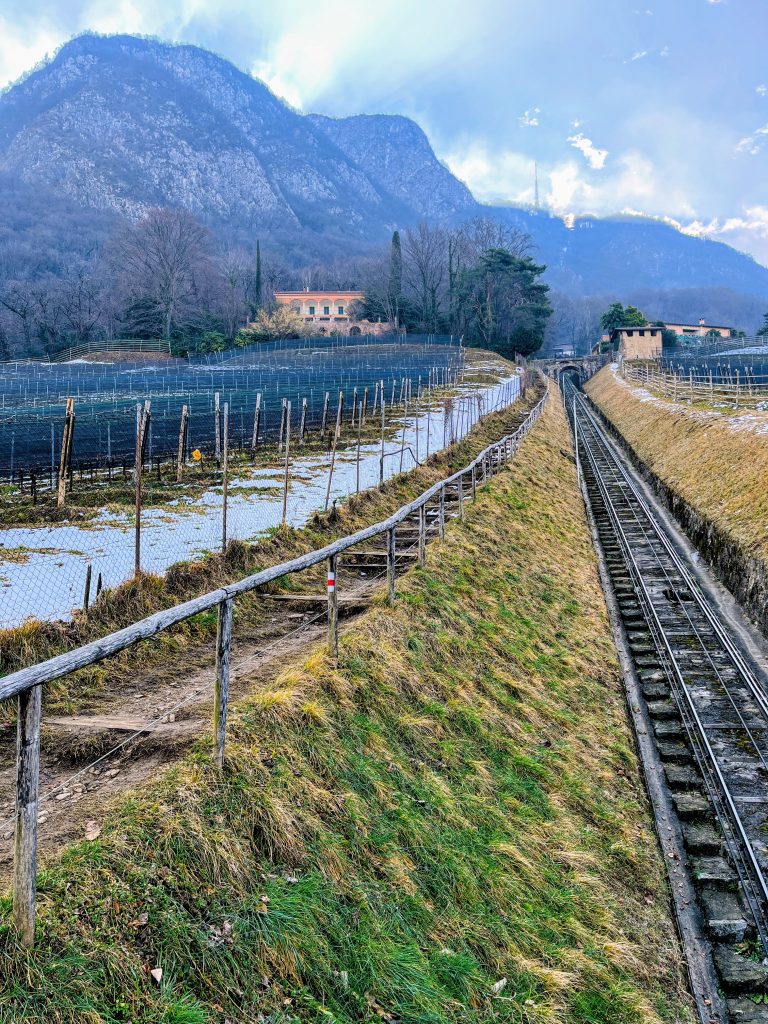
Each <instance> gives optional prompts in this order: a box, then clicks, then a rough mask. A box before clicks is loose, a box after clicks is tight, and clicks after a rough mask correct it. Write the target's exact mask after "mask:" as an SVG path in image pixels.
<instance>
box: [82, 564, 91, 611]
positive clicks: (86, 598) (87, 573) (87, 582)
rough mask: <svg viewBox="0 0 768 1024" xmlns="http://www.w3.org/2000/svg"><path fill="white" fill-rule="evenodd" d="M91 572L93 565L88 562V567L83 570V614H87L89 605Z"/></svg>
mask: <svg viewBox="0 0 768 1024" xmlns="http://www.w3.org/2000/svg"><path fill="white" fill-rule="evenodd" d="M92 574H93V566H92V565H91V563H90V562H89V563H88V568H87V569H86V570H85V593H84V594H83V612H84V614H85V615H87V614H88V609H89V607H90V605H91V576H92Z"/></svg>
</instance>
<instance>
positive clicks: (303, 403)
mask: <svg viewBox="0 0 768 1024" xmlns="http://www.w3.org/2000/svg"><path fill="white" fill-rule="evenodd" d="M306 432H307V400H306V398H302V400H301V423H300V424H299V444H300V445H303V444H304V435H305V434H306Z"/></svg>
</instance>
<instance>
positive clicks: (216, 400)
mask: <svg viewBox="0 0 768 1024" xmlns="http://www.w3.org/2000/svg"><path fill="white" fill-rule="evenodd" d="M213 432H214V434H215V437H214V439H213V443H214V451H215V454H216V465H217V466H218V465H220V464H221V395H220V393H219V392H218V391H217V392H216V393H215V394H214V396H213Z"/></svg>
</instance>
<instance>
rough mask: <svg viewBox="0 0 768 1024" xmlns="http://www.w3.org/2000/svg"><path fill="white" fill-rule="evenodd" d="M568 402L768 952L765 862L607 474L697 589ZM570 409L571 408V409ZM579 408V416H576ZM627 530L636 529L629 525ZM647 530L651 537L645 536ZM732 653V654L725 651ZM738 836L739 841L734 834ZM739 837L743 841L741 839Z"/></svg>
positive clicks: (594, 425) (586, 420) (697, 596)
mask: <svg viewBox="0 0 768 1024" xmlns="http://www.w3.org/2000/svg"><path fill="white" fill-rule="evenodd" d="M566 391H567V393H568V397H571V395H570V392H573V398H574V408H573V415H574V422H575V423H576V422H577V420H578V418H579V415H580V414H581V419H582V422H581V426H580V430H579V436H580V442H581V445H582V447H583V448H584V451H585V453H586V455H587V459H588V463H589V465H590V468H591V470H592V474H593V477H594V480H595V483H596V485H597V488H598V491H599V493H600V496H601V499H602V502H603V505H604V507H605V510H606V513H607V515H608V518H609V521H610V524H611V527H612V529H613V532H614V535H615V536H616V539H617V540H618V541H619V545H620V548H621V549H622V551H623V557H624V562H625V564H626V566H627V569H628V571H629V574H630V578H632V580H633V583H634V586H635V593H636V594H637V597H638V599H639V603H640V605H641V607H642V608H643V611H644V616H645V619H646V622H647V623H648V628H649V632H650V633H651V637H652V639H653V642H654V646H655V647H656V650H657V653H658V654H659V660H660V662H661V664H662V667H663V668H664V669H665V674H666V675H667V677H668V678H669V680H670V683H673V684H674V685H673V686H672V692H673V694H674V695H675V703H676V704H677V705H678V707H679V710H680V713H681V718H682V720H683V724H684V726H685V728H686V731H687V732H688V735H689V738H690V740H691V745H692V747H693V749H694V753H695V755H696V760H697V762H698V763H699V766H700V768H701V770H702V776H703V778H704V779H705V782H706V786H707V790H708V792H709V795H710V797H711V799H712V803H713V807H714V809H715V812H716V814H717V816H718V818H719V819H720V821H721V825H723V826H724V828H723V832H724V837H725V839H726V843H727V846H728V848H729V851H730V852H731V854H732V857H733V861H734V865H735V867H736V870H737V873H738V875H739V877H740V879H741V881H742V884H743V889H744V895H745V897H746V899H747V901H748V903H749V905H750V909H751V910H752V913H753V916H754V920H755V925H756V928H757V930H758V933H759V934H760V938H761V942H762V943H763V946H764V948H765V949H766V950H767V951H768V920H767V919H766V909H765V908H766V905H767V904H768V881H767V880H766V877H765V873H764V872H763V870H762V868H761V866H760V863H759V861H758V859H757V857H756V854H755V851H754V848H753V845H752V840H751V839H750V837H749V835H748V833H747V830H746V828H745V826H744V822H743V819H742V816H741V814H740V813H739V810H738V807H737V804H736V800H735V798H734V797H733V794H732V792H731V789H730V787H729V785H728V783H727V780H726V778H725V776H724V774H723V771H722V769H721V766H720V764H719V761H718V758H717V755H716V753H715V751H714V749H713V747H712V744H711V742H710V739H709V736H708V735H707V727H706V725H705V723H704V722H703V721H702V719H701V717H700V715H699V713H698V709H697V708H696V705H695V703H694V701H693V699H692V696H691V694H690V692H689V690H688V687H687V685H686V683H685V677H684V675H683V670H682V669H681V666H680V663H679V659H678V657H677V655H676V653H675V650H674V648H673V646H672V644H671V642H670V637H669V635H668V630H667V628H666V627H665V626H664V624H663V623H662V622H661V620H660V618H659V616H658V613H657V610H656V606H655V603H654V600H653V598H652V595H651V593H650V591H649V589H648V586H647V584H646V577H647V572H648V570H647V569H643V567H641V566H640V565H639V563H638V561H637V559H636V557H635V554H634V550H633V545H632V543H631V541H630V538H629V537H628V536H627V533H626V529H625V524H624V523H623V522H622V520H621V515H620V513H619V510H618V508H617V504H616V496H614V495H612V494H611V492H610V490H609V484H608V483H607V482H606V476H607V475H608V474H610V476H611V483H612V484H613V485H614V487H618V488H619V490H620V494H621V499H622V500H623V502H624V505H625V506H626V514H628V515H629V517H630V519H631V520H634V523H635V525H636V526H637V527H638V528H639V530H640V531H641V533H642V536H643V537H644V539H645V541H646V546H647V551H648V552H649V553H650V555H651V556H652V558H655V560H656V562H657V563H658V565H659V568H660V569H661V571H662V574H663V576H665V577H666V579H667V581H668V582H669V583H670V584H671V585H673V586H675V587H677V586H678V584H677V583H676V582H675V581H673V580H672V578H671V577H670V576H669V572H668V569H667V566H665V565H664V562H663V560H662V558H661V557H660V556H659V552H658V549H657V543H654V542H658V541H661V542H662V549H663V551H664V554H666V555H668V556H670V560H671V562H672V564H673V566H674V568H675V570H676V571H678V572H679V575H680V578H681V580H682V581H683V582H686V583H687V582H690V583H694V581H693V580H692V578H691V577H690V574H689V573H688V572H687V571H686V569H685V567H684V565H683V564H682V562H681V560H680V559H679V557H678V556H677V553H676V552H675V551H674V550H673V549H672V548H671V545H670V544H669V543H668V541H667V538H666V537H665V536H664V534H663V533H662V531H660V529H659V527H658V526H657V524H656V523H655V521H654V518H653V516H652V514H651V510H650V508H649V506H648V505H647V503H646V502H645V501H644V500H643V498H642V496H641V495H640V493H639V491H638V488H637V487H636V485H635V483H634V481H632V479H631V478H630V477H629V476H628V474H627V473H626V471H625V470H624V467H623V466H622V465H621V463H620V462H619V460H618V458H617V456H616V454H615V453H614V451H613V449H612V446H611V445H610V444H609V443H608V442H607V438H606V436H605V433H604V431H603V429H602V427H601V425H600V424H599V422H598V421H597V419H596V417H595V416H594V414H593V413H592V412H591V410H590V409H589V407H588V406H587V404H586V402H585V400H584V399H583V397H582V396H581V395H578V393H577V392H575V389H573V388H572V387H568V388H566ZM566 404H567V403H566ZM577 405H578V411H577ZM596 449H598V450H599V452H600V455H602V457H603V459H604V460H605V462H606V463H607V465H606V466H601V465H600V464H599V460H598V456H597V455H596ZM627 490H629V492H630V494H631V496H632V498H633V499H635V507H633V505H632V502H630V501H629V500H628V498H627V494H626V491H627ZM638 506H639V509H640V512H641V513H642V515H643V517H644V521H643V520H641V518H640V516H639V515H638V511H637V507H638ZM628 525H631V523H630V524H628ZM648 526H650V531H649V530H648ZM690 590H691V594H692V596H693V598H694V601H695V603H696V605H697V607H698V608H699V610H700V611H702V612H703V613H704V617H705V619H706V620H707V622H708V624H710V625H712V626H714V627H715V628H714V629H713V633H714V635H715V636H716V638H717V639H718V640H719V639H720V635H721V634H722V629H721V628H720V624H719V622H717V621H715V622H712V619H713V613H712V611H711V609H710V608H709V606H708V602H707V601H706V598H705V597H704V595H703V593H702V592H701V591H700V588H698V586H696V585H695V584H694V586H691V587H690ZM680 610H682V612H683V614H684V616H685V618H686V619H687V620H688V623H689V625H690V629H691V632H692V633H693V634H694V636H695V637H696V638H697V640H698V641H699V644H700V646H701V649H702V651H703V652H704V653H705V654H706V656H707V658H708V660H709V662H710V665H711V668H712V670H713V671H714V673H715V676H716V678H717V681H718V683H719V684H720V688H721V690H722V692H723V694H724V695H725V696H726V697H727V699H728V701H729V702H730V704H731V705H732V707H733V708H734V710H735V712H736V714H737V716H738V719H739V721H740V723H741V725H742V727H743V729H744V731H745V732H746V734H747V735H748V736H749V739H750V741H751V743H752V746H753V748H754V750H755V753H756V754H757V756H758V758H759V759H760V761H761V762H762V763H763V764H765V758H764V756H763V753H762V751H761V750H760V748H759V746H758V744H757V743H756V741H755V738H754V736H753V734H752V731H751V730H750V729H749V727H748V725H747V723H746V722H745V721H744V718H743V716H742V714H741V711H740V709H739V708H738V706H737V704H736V702H735V701H734V700H733V696H732V694H731V692H730V689H729V686H728V684H726V682H725V680H724V679H723V677H722V674H721V673H720V671H719V669H718V667H717V665H716V664H715V662H714V661H713V660H712V657H711V652H710V650H709V648H708V647H707V645H706V644H705V643H704V642H703V638H702V636H701V633H700V630H699V627H698V625H697V624H696V623H695V622H694V621H693V619H692V618H691V615H690V613H689V611H688V609H687V608H686V607H685V605H684V603H682V607H681V609H680ZM723 646H724V647H726V646H727V648H732V646H733V645H732V644H731V643H730V641H728V644H727V645H723ZM727 653H730V651H727ZM732 660H733V662H734V665H735V667H736V668H737V673H738V676H739V678H741V679H742V680H743V681H745V682H747V685H748V688H749V689H750V691H751V690H752V687H751V685H750V680H752V681H754V683H755V685H756V686H757V682H756V680H754V677H753V675H752V673H751V672H747V673H745V674H742V673H741V672H739V671H738V669H739V665H740V664H743V659H741V657H740V656H739V658H738V659H732ZM758 692H759V693H760V695H761V696H763V697H764V694H762V691H761V690H760V688H759V687H758ZM759 706H760V707H761V710H762V711H763V714H764V717H766V720H767V721H768V716H766V715H765V710H764V701H761V702H759ZM734 832H735V835H734ZM737 837H738V842H737V841H736V838H737Z"/></svg>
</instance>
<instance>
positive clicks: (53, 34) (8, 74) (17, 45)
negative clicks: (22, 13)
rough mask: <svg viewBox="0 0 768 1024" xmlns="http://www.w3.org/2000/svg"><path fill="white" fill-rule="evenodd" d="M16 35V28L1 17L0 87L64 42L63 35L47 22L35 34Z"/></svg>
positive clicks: (27, 69)
mask: <svg viewBox="0 0 768 1024" xmlns="http://www.w3.org/2000/svg"><path fill="white" fill-rule="evenodd" d="M14 33H15V26H14V25H12V24H11V23H10V22H9V21H7V20H6V19H5V18H4V17H2V16H0V73H1V74H2V80H0V87H2V86H3V85H6V84H8V83H9V82H13V81H14V80H15V79H17V78H18V77H19V76H20V75H22V74H23V73H24V72H25V71H29V69H30V68H31V67H34V65H35V64H38V63H39V62H40V61H41V60H43V59H44V57H45V56H46V55H47V54H49V53H52V52H53V51H54V50H55V49H56V48H57V47H58V46H59V44H60V43H61V42H62V38H61V34H60V33H59V32H57V31H56V29H55V28H53V27H51V26H48V25H46V24H45V22H43V23H42V24H41V25H39V26H38V28H37V29H36V31H35V32H34V34H30V33H24V34H23V36H22V38H19V36H18V35H16V34H14Z"/></svg>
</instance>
